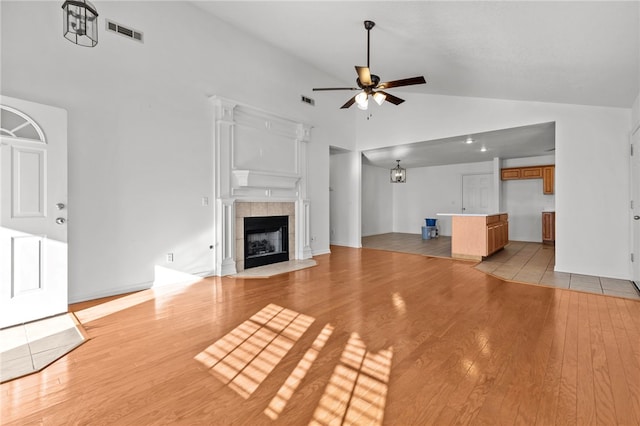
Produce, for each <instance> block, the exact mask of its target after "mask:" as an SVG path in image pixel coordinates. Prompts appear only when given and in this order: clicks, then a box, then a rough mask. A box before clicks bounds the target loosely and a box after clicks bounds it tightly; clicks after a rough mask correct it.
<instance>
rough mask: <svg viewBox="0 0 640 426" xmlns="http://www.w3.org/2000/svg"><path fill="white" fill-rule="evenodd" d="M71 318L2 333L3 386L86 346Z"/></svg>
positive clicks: (65, 316)
mask: <svg viewBox="0 0 640 426" xmlns="http://www.w3.org/2000/svg"><path fill="white" fill-rule="evenodd" d="M84 340H85V339H84V336H83V335H82V333H81V332H80V330H78V328H77V327H76V323H75V321H74V320H73V317H72V316H71V315H70V314H63V315H58V316H55V317H50V318H45V319H42V320H39V321H34V322H30V323H27V324H21V325H16V326H13V327H9V328H5V329H2V330H0V382H6V381H8V380H11V379H15V378H16V377H20V376H24V375H26V374H30V373H33V372H35V371H40V370H42V369H43V368H44V367H46V366H47V365H49V364H51V363H52V362H53V361H55V360H56V359H58V358H60V357H61V356H63V355H65V354H67V353H68V352H70V351H71V350H73V349H74V348H76V347H77V346H79V345H80V344H82V343H83V342H84Z"/></svg>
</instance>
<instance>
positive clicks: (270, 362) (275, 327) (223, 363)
mask: <svg viewBox="0 0 640 426" xmlns="http://www.w3.org/2000/svg"><path fill="white" fill-rule="evenodd" d="M314 321H315V318H312V317H309V316H307V315H302V314H300V313H297V312H294V311H292V310H290V309H285V308H283V307H281V306H278V305H274V304H269V305H268V306H266V307H265V308H263V309H262V310H261V311H259V312H258V313H256V314H255V315H253V316H252V317H251V318H250V319H248V320H247V321H245V322H243V323H242V324H240V325H239V326H238V327H236V328H235V329H233V330H232V331H231V332H229V333H228V334H227V335H225V336H223V337H222V338H221V339H219V340H218V341H216V342H215V343H213V344H212V345H211V346H209V347H208V348H207V349H205V350H204V351H202V352H200V353H199V354H198V355H196V356H195V359H196V360H198V361H200V362H201V363H202V364H203V365H204V366H205V367H207V368H208V369H209V372H210V373H211V374H212V375H213V376H214V377H216V378H217V379H218V380H220V381H222V382H223V383H225V384H226V385H228V386H229V387H230V388H231V389H233V390H234V391H235V392H236V393H238V395H240V396H242V397H243V398H245V399H247V398H248V397H249V396H250V395H251V394H252V393H253V392H254V391H255V390H256V389H257V388H258V386H260V384H261V383H262V382H263V381H264V379H266V378H267V376H268V375H269V374H270V373H271V372H272V371H273V369H274V368H275V367H276V366H277V365H278V364H279V363H280V361H281V360H282V358H284V356H285V355H286V354H287V352H289V350H290V349H291V347H293V345H294V343H295V342H296V341H298V339H300V337H301V336H302V335H303V334H304V332H305V331H306V330H307V329H308V328H309V326H310V325H311V324H312V323H313V322H314Z"/></svg>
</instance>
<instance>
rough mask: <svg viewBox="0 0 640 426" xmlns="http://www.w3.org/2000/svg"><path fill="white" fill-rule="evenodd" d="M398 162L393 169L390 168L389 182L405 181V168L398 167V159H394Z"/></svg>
mask: <svg viewBox="0 0 640 426" xmlns="http://www.w3.org/2000/svg"><path fill="white" fill-rule="evenodd" d="M396 162H397V163H398V164H397V165H396V166H395V167H394V168H393V169H391V183H405V182H406V181H407V169H405V168H402V167H400V160H396Z"/></svg>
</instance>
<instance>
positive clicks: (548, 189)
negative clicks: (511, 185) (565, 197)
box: [500, 164, 556, 194]
mask: <svg viewBox="0 0 640 426" xmlns="http://www.w3.org/2000/svg"><path fill="white" fill-rule="evenodd" d="M555 169H556V167H555V165H553V164H549V165H546V166H528V167H507V168H504V169H500V179H502V180H518V179H542V192H543V193H544V194H553V192H554V186H555Z"/></svg>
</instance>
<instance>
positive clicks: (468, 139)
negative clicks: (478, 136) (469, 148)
mask: <svg viewBox="0 0 640 426" xmlns="http://www.w3.org/2000/svg"><path fill="white" fill-rule="evenodd" d="M464 142H465V143H467V144H471V143H473V139H472V138H471V136H469V137H468V138H467V140H466V141H464Z"/></svg>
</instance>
